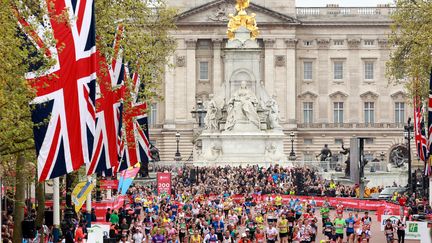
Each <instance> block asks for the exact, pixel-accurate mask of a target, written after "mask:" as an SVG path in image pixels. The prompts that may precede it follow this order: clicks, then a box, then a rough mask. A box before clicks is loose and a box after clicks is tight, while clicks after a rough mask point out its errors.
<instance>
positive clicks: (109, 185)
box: [99, 180, 118, 190]
mask: <svg viewBox="0 0 432 243" xmlns="http://www.w3.org/2000/svg"><path fill="white" fill-rule="evenodd" d="M99 183H100V189H104V190H107V189H115V190H117V188H118V180H100V181H99Z"/></svg>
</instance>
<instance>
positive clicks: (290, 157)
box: [289, 132, 296, 161]
mask: <svg viewBox="0 0 432 243" xmlns="http://www.w3.org/2000/svg"><path fill="white" fill-rule="evenodd" d="M294 136H295V134H294V132H291V133H290V137H291V152H290V154H289V160H291V161H294V160H296V154H295V152H294Z"/></svg>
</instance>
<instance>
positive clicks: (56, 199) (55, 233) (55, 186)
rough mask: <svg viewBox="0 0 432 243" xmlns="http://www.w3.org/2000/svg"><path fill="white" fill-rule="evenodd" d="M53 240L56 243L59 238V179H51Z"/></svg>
mask: <svg viewBox="0 0 432 243" xmlns="http://www.w3.org/2000/svg"><path fill="white" fill-rule="evenodd" d="M53 224H54V229H53V238H54V242H58V240H59V236H60V182H59V178H58V177H56V178H54V179H53Z"/></svg>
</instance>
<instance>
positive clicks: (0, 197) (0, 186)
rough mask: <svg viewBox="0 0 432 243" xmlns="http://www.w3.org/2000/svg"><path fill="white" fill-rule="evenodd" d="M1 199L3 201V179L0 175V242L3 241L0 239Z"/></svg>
mask: <svg viewBox="0 0 432 243" xmlns="http://www.w3.org/2000/svg"><path fill="white" fill-rule="evenodd" d="M2 201H3V180H2V178H1V177H0V242H3V239H2V233H3V232H2V228H3V225H2V217H3V209H2Z"/></svg>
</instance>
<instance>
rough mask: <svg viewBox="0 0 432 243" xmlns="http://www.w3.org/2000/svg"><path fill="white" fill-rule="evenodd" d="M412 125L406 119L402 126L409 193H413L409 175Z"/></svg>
mask: <svg viewBox="0 0 432 243" xmlns="http://www.w3.org/2000/svg"><path fill="white" fill-rule="evenodd" d="M412 132H413V125H412V124H411V117H409V118H408V122H407V124H406V125H405V126H404V137H405V139H406V140H407V151H408V188H409V192H410V193H412V192H413V185H412V175H411V139H412Z"/></svg>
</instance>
